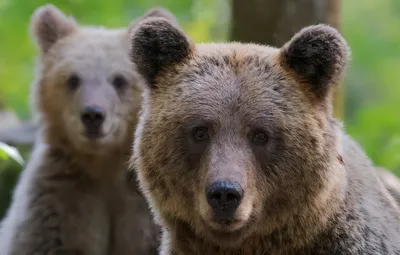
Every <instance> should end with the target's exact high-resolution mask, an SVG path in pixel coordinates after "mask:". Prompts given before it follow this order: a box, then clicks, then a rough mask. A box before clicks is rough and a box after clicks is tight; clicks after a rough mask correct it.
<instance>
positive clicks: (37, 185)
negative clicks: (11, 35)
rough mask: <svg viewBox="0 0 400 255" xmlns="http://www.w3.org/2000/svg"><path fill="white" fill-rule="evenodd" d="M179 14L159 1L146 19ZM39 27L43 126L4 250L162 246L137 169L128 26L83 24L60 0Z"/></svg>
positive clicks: (137, 250)
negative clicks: (132, 159)
mask: <svg viewBox="0 0 400 255" xmlns="http://www.w3.org/2000/svg"><path fill="white" fill-rule="evenodd" d="M150 16H164V17H167V18H169V19H171V20H172V22H176V21H175V19H174V17H173V16H172V14H171V13H169V12H167V11H166V10H163V9H159V8H156V9H152V10H149V11H148V13H147V14H145V15H144V16H143V17H141V18H139V19H138V20H136V21H134V22H133V23H132V25H131V27H130V29H132V28H134V27H135V26H136V24H137V22H139V20H140V19H145V18H147V17H150ZM31 28H32V33H33V36H34V38H35V39H36V41H37V44H38V46H39V51H40V58H39V61H38V70H37V76H36V80H35V81H34V83H33V90H32V100H33V106H34V108H35V109H36V110H37V113H38V121H39V125H40V134H39V137H38V138H37V143H36V145H35V148H34V151H33V154H32V156H31V158H30V160H29V162H28V164H27V166H26V169H25V170H24V171H23V173H22V175H21V177H20V180H19V183H18V184H17V187H16V190H15V192H14V196H13V201H12V204H11V206H10V208H9V210H8V213H7V215H6V217H5V219H4V220H3V222H2V229H1V238H0V253H1V255H33V254H38V255H44V254H49V255H50V254H51V255H60V254H70V255H72V254H74V255H78V254H81V255H102V254H104V255H111V254H114V255H139V254H140V255H142V254H143V255H146V254H157V247H158V246H159V229H158V228H157V227H156V226H155V224H154V223H153V221H152V217H151V215H150V210H149V208H148V206H147V203H146V201H145V199H144V197H143V196H142V195H141V194H140V192H139V190H138V189H137V187H136V185H135V183H132V182H131V178H132V177H131V176H129V175H128V171H127V169H128V159H129V155H130V151H131V145H132V140H133V130H134V128H135V126H136V122H137V113H138V110H139V107H140V104H141V93H142V85H141V82H140V79H139V77H138V75H137V73H136V72H135V71H134V70H133V68H131V62H130V60H129V56H128V51H129V37H128V34H129V32H128V29H127V28H124V29H107V28H103V27H89V26H79V25H78V24H77V23H76V21H74V19H73V18H71V17H67V16H65V15H64V14H63V13H62V12H61V11H60V10H58V9H57V8H56V7H54V6H52V5H46V6H42V7H40V8H39V9H37V10H36V12H35V13H34V15H33V17H32V21H31Z"/></svg>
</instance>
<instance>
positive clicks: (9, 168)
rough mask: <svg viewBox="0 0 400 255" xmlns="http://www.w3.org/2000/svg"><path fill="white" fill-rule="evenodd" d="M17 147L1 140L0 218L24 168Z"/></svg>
mask: <svg viewBox="0 0 400 255" xmlns="http://www.w3.org/2000/svg"><path fill="white" fill-rule="evenodd" d="M20 157H21V156H20V155H19V152H18V150H17V149H15V148H12V147H9V146H6V145H5V144H2V143H1V142H0V219H2V218H3V216H4V213H5V212H6V209H7V207H8V205H9V203H10V201H11V197H12V191H13V189H14V186H15V184H16V182H17V179H18V176H19V174H20V172H21V170H22V166H21V165H20V163H22V162H19V161H20V160H19V158H20Z"/></svg>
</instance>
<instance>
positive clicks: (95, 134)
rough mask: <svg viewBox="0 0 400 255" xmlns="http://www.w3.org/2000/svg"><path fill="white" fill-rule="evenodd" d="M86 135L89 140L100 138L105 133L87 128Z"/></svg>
mask: <svg viewBox="0 0 400 255" xmlns="http://www.w3.org/2000/svg"><path fill="white" fill-rule="evenodd" d="M85 137H86V138H87V139H89V140H100V139H102V138H104V137H105V135H104V133H102V132H99V131H92V130H86V132H85Z"/></svg>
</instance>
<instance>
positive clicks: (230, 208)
mask: <svg viewBox="0 0 400 255" xmlns="http://www.w3.org/2000/svg"><path fill="white" fill-rule="evenodd" d="M206 196H207V201H208V203H209V204H210V206H211V208H212V209H213V211H214V215H215V216H216V217H217V218H218V219H219V220H229V219H230V218H231V217H232V216H233V214H234V213H235V211H236V209H237V208H238V207H239V205H240V202H241V200H242V198H243V189H242V187H240V185H239V184H238V183H236V182H231V181H216V182H214V183H213V184H211V185H210V186H209V187H208V188H207V191H206Z"/></svg>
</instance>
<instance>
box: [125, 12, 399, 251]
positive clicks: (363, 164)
mask: <svg viewBox="0 0 400 255" xmlns="http://www.w3.org/2000/svg"><path fill="white" fill-rule="evenodd" d="M349 55H350V53H349V49H348V45H347V43H346V41H345V40H344V38H343V37H342V36H341V35H340V34H339V33H338V32H337V31H336V30H335V29H334V28H332V27H330V26H327V25H315V26H310V27H307V28H304V29H303V30H301V31H300V32H298V33H297V34H296V35H295V36H294V37H293V38H292V39H291V40H290V41H289V42H288V43H286V44H285V45H284V46H283V47H282V48H280V49H278V48H274V47H269V46H262V45H255V44H241V43H221V44H212V43H211V44H197V45H195V44H194V43H193V42H192V41H191V40H190V39H189V38H188V37H187V36H186V35H185V34H184V33H183V32H182V30H180V29H179V28H177V27H176V26H174V25H173V24H172V23H171V22H169V21H168V20H166V19H163V18H149V19H147V20H144V21H142V22H141V23H140V24H139V25H138V26H137V27H136V28H135V30H134V31H133V35H132V48H131V56H132V58H131V60H132V61H133V62H134V63H135V64H136V67H137V70H138V72H139V73H140V74H141V75H142V76H143V77H144V79H145V80H146V85H147V86H146V89H145V91H144V99H143V106H142V112H141V116H140V118H139V122H138V127H137V129H136V135H135V145H134V155H133V158H132V161H133V162H135V163H136V165H137V171H138V178H139V181H140V185H141V189H142V190H143V192H144V194H145V196H146V197H147V199H148V200H149V201H150V204H151V207H152V210H153V211H154V212H155V215H156V220H157V221H158V222H159V223H160V224H161V225H162V226H163V236H162V246H161V249H160V251H161V254H164V255H169V254H179V255H187V254H198V255H200V254H201V255H203V254H207V255H213V254H220V255H228V254H229V255H234V254H236V255H242V254H273V255H285V254H290V255H292V254H299V255H300V254H304V255H305V254H343V255H344V254H354V255H355V254H370V255H372V254H381V255H382V254H391V255H395V254H400V212H399V208H398V206H397V205H396V203H395V202H394V200H393V198H392V197H391V196H390V195H389V193H388V191H387V190H386V189H385V187H384V186H383V184H382V182H381V180H380V179H379V178H378V175H377V172H376V169H375V167H374V166H373V164H372V162H371V161H370V159H368V157H367V156H366V155H365V153H364V152H363V151H362V149H361V148H360V147H359V145H358V144H356V143H355V142H354V141H353V140H352V139H351V138H350V137H348V136H347V135H346V133H345V132H344V131H343V130H342V127H341V125H340V124H339V123H338V121H337V120H335V119H334V118H333V116H332V103H331V99H332V89H333V87H334V85H335V84H337V83H338V81H339V80H340V79H341V78H342V76H343V74H344V71H345V68H346V65H347V62H348V58H349Z"/></svg>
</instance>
